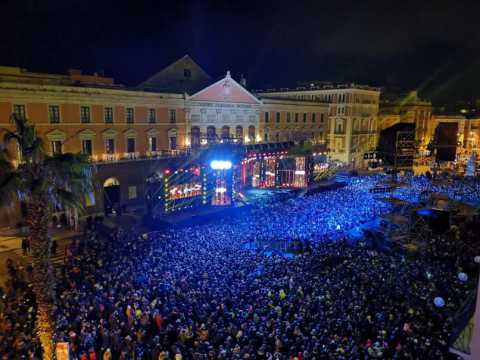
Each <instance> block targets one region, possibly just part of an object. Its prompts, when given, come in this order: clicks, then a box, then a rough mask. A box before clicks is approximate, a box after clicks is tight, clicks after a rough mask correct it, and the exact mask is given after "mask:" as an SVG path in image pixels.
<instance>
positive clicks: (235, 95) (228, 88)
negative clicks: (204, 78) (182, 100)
mask: <svg viewBox="0 0 480 360" xmlns="http://www.w3.org/2000/svg"><path fill="white" fill-rule="evenodd" d="M188 99H189V100H191V101H205V102H228V103H240V104H251V105H259V104H260V103H261V102H260V100H258V99H257V98H256V97H255V96H254V95H252V94H251V93H250V92H249V91H248V90H247V89H245V88H244V87H243V86H242V85H240V84H239V83H238V82H236V81H235V80H234V79H233V78H232V77H231V76H230V72H227V76H225V77H224V78H223V79H221V80H219V81H217V82H216V83H214V84H212V85H210V86H208V87H206V88H205V89H203V90H200V91H199V92H197V93H196V94H193V95H192V96H190V97H189V98H188Z"/></svg>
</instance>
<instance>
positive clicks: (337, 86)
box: [252, 81, 380, 94]
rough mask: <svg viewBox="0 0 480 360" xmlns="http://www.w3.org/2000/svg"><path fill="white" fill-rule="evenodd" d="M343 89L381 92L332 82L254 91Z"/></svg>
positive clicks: (365, 86)
mask: <svg viewBox="0 0 480 360" xmlns="http://www.w3.org/2000/svg"><path fill="white" fill-rule="evenodd" d="M341 89H359V90H369V91H380V88H378V87H374V86H370V85H361V84H355V83H342V84H334V83H330V82H318V81H316V82H311V83H308V84H302V85H300V86H296V87H294V88H288V87H282V88H269V89H255V90H252V91H253V92H254V93H259V94H261V93H277V92H298V91H316V90H341Z"/></svg>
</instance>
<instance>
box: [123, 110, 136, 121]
mask: <svg viewBox="0 0 480 360" xmlns="http://www.w3.org/2000/svg"><path fill="white" fill-rule="evenodd" d="M125 117H126V120H127V124H133V123H134V122H135V111H134V110H133V108H127V109H126V111H125Z"/></svg>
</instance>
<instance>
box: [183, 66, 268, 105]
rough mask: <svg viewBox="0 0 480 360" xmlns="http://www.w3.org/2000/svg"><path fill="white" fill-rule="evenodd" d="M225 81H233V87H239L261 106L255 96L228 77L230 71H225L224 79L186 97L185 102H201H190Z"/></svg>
mask: <svg viewBox="0 0 480 360" xmlns="http://www.w3.org/2000/svg"><path fill="white" fill-rule="evenodd" d="M225 79H229V80H230V81H233V83H234V84H235V85H237V86H238V87H240V89H241V90H242V91H243V92H244V93H245V94H247V95H248V96H250V97H251V98H252V99H253V100H255V102H256V103H257V104H258V105H261V104H262V101H261V100H260V99H259V98H257V97H256V96H255V95H253V94H252V93H251V92H250V91H248V90H247V89H245V88H244V87H243V86H242V85H240V84H239V83H238V82H237V81H235V79H234V78H232V77H231V76H230V71H227V75H226V76H225V77H223V78H221V79H220V80H218V81H215V82H214V83H213V84H210V85H208V86H207V87H206V88H203V89H202V90H200V91H197V92H196V93H194V94H192V95H188V96H187V97H186V99H187V100H190V101H202V100H192V98H193V97H194V96H197V95H199V94H201V93H203V92H205V91H207V90H208V89H210V88H211V87H213V86H215V85H217V84H219V83H220V82H222V81H224V80H225ZM238 104H245V103H243V102H242V103H238Z"/></svg>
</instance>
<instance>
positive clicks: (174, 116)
mask: <svg viewBox="0 0 480 360" xmlns="http://www.w3.org/2000/svg"><path fill="white" fill-rule="evenodd" d="M176 122H177V111H176V110H175V109H171V110H170V124H175V123H176Z"/></svg>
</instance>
